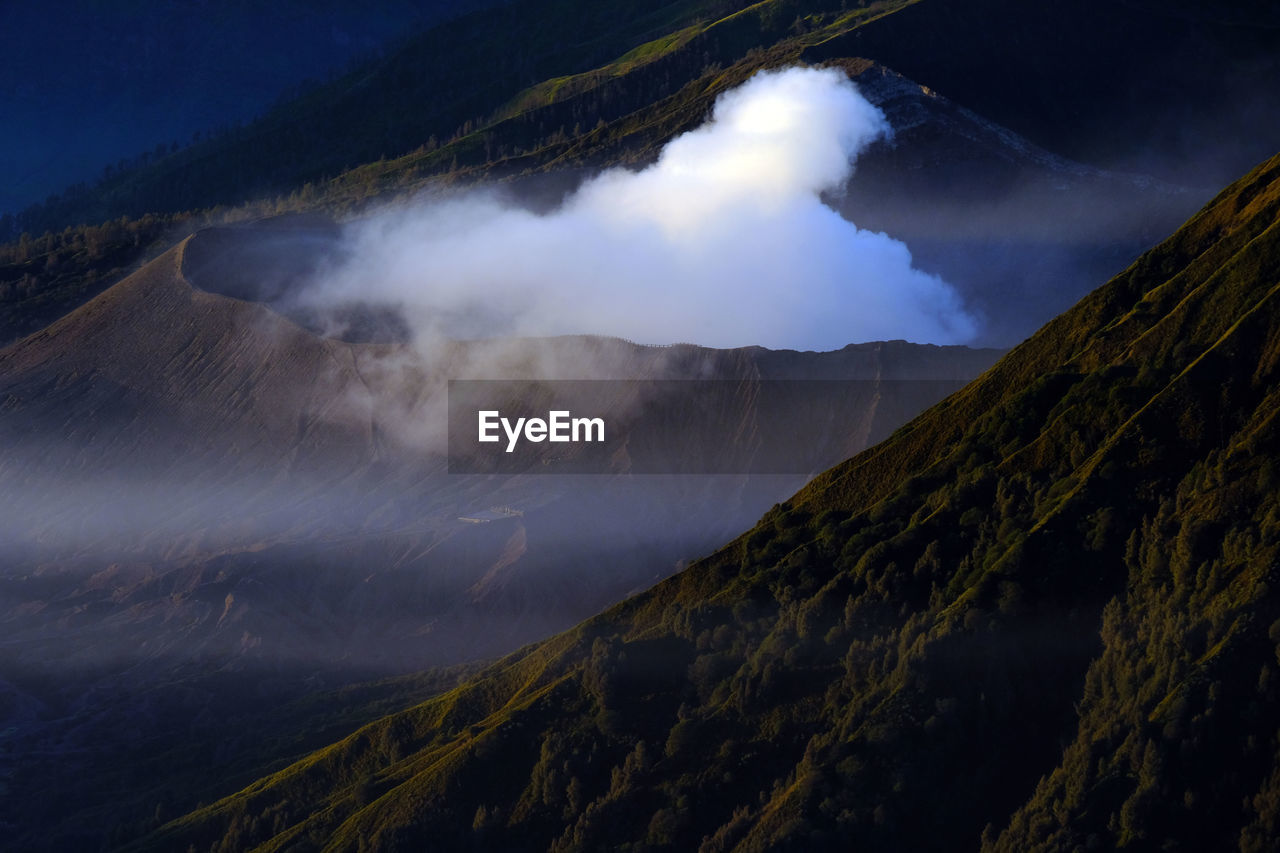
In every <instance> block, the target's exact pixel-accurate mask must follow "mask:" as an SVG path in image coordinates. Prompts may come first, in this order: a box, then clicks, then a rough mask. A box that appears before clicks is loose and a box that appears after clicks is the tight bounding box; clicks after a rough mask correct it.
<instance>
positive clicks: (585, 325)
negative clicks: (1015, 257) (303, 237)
mask: <svg viewBox="0 0 1280 853" xmlns="http://www.w3.org/2000/svg"><path fill="white" fill-rule="evenodd" d="M890 134H891V130H890V127H889V123H888V122H887V120H886V118H885V116H884V114H883V112H881V110H880V109H878V108H877V107H875V106H873V105H872V104H871V103H870V102H869V101H868V100H867V99H866V98H864V97H863V96H862V95H861V94H860V93H859V92H858V90H857V88H856V87H855V85H854V84H853V83H852V82H851V81H850V80H849V79H848V77H847V76H846V75H845V74H844V72H842V71H840V70H837V69H808V68H789V69H784V70H781V71H775V72H761V73H758V74H757V75H755V76H754V77H753V78H751V79H750V80H749V81H748V82H747V83H745V84H744V85H742V86H741V87H739V88H737V89H734V90H732V91H729V92H726V93H725V94H723V95H722V96H721V97H720V98H719V99H718V100H717V101H716V104H715V107H714V109H713V111H712V114H711V116H710V117H709V118H708V119H707V121H706V122H705V123H704V124H703V125H702V126H700V127H698V128H696V129H695V130H692V131H690V132H688V133H685V134H683V135H681V136H679V137H676V138H675V139H673V140H672V141H671V142H669V143H668V144H667V145H666V146H665V147H664V148H663V150H662V152H661V154H660V155H659V157H658V159H657V161H656V162H655V163H654V164H653V165H651V166H649V167H647V168H645V169H642V170H640V171H636V172H632V171H627V170H624V169H612V170H608V171H605V172H603V173H601V174H599V175H597V176H596V177H595V178H593V179H591V180H589V181H588V182H587V183H585V184H584V185H583V186H581V187H580V188H579V189H578V190H576V191H575V192H573V193H572V194H571V195H570V196H568V197H567V198H566V199H565V201H564V202H563V204H562V205H561V206H560V207H559V208H557V209H555V210H553V211H551V212H549V213H546V214H541V215H540V214H538V213H534V212H531V211H529V210H526V209H523V208H521V207H518V206H516V205H513V204H511V203H510V202H507V201H504V200H503V199H502V198H500V197H499V196H498V195H497V194H496V193H494V192H492V191H474V192H468V193H465V194H463V195H461V196H458V197H453V198H447V199H434V200H419V201H418V202H417V203H415V204H411V205H407V206H404V207H400V208H396V209H392V210H387V211H384V212H382V213H381V214H378V215H376V216H374V217H372V218H370V219H367V220H364V221H362V222H361V223H359V224H356V225H354V226H353V227H352V230H351V232H350V234H349V241H350V242H349V245H348V246H347V247H346V249H347V250H346V251H345V252H344V253H343V258H344V260H343V261H342V262H340V263H339V264H337V265H336V266H335V267H334V268H332V269H331V270H330V271H329V274H328V275H326V276H324V277H323V279H322V281H321V282H320V283H319V284H318V285H317V286H315V287H313V288H310V289H309V290H308V291H307V293H306V294H305V296H303V297H301V298H303V299H305V300H306V301H307V302H308V303H310V305H311V306H312V307H315V306H324V305H335V306H336V305H349V304H351V303H352V302H361V303H365V304H374V305H379V304H381V305H388V306H395V307H397V308H399V309H400V310H402V311H403V313H404V316H405V317H406V319H407V320H408V322H409V325H410V327H411V329H412V332H413V334H414V336H415V338H416V339H419V340H423V339H434V338H439V337H445V338H453V339H459V338H484V337H499V336H546V335H562V334H600V335H613V336H617V337H622V338H626V339H629V340H633V341H637V342H640V343H648V344H669V343H675V342H694V343H698V344H700V345H703V346H712V347H738V346H747V345H762V346H767V347H771V348H785V349H800V350H831V349H838V348H840V347H842V346H844V345H846V344H848V343H851V342H855V341H870V340H888V339H906V340H910V341H914V342H920V343H938V344H954V343H965V342H968V341H970V340H972V339H973V338H974V337H975V336H976V335H977V334H978V331H979V324H978V322H977V320H976V319H975V317H974V316H973V315H972V314H971V313H970V312H969V311H967V310H966V308H965V306H964V304H963V301H962V299H961V298H960V297H959V296H958V295H957V293H956V291H955V289H954V288H952V287H951V286H950V285H949V284H947V283H946V282H945V281H943V280H942V279H941V278H939V277H938V276H936V275H930V274H927V273H924V272H921V271H920V270H918V269H916V268H915V267H913V265H912V258H911V253H910V251H909V250H908V248H907V246H906V245H905V244H903V243H901V242H899V241H897V240H894V239H892V238H891V237H889V236H887V235H885V234H882V233H876V232H873V231H868V230H863V229H859V228H858V227H857V226H856V225H855V224H854V223H852V222H850V221H848V220H846V219H844V218H842V217H841V216H840V215H839V214H838V213H837V212H836V211H835V210H834V209H833V208H832V207H830V206H829V205H828V204H826V203H824V194H829V195H836V194H839V193H840V192H841V191H842V190H843V188H844V187H845V185H846V183H847V182H848V180H849V178H850V176H851V175H852V173H853V169H854V165H855V161H856V158H857V157H858V155H859V154H860V153H861V152H862V151H864V150H865V149H866V148H867V146H868V145H870V144H871V143H872V142H874V141H876V140H880V139H885V138H887V137H889V136H890Z"/></svg>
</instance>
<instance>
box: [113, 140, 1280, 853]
mask: <svg viewBox="0 0 1280 853" xmlns="http://www.w3.org/2000/svg"><path fill="white" fill-rule="evenodd" d="M1277 413H1280V157H1277V158H1275V159H1273V160H1271V161H1269V162H1267V163H1265V164H1263V165H1262V166H1260V167H1259V168H1258V169H1256V170H1255V171H1254V172H1252V173H1251V174H1250V175H1248V176H1247V177H1245V178H1244V179H1242V180H1241V181H1239V182H1238V183H1236V184H1235V185H1233V186H1232V187H1230V188H1229V189H1228V190H1226V191H1224V192H1223V193H1222V194H1221V195H1220V196H1219V197H1218V198H1217V199H1215V200H1214V201H1213V202H1212V203H1211V204H1210V205H1209V206H1207V207H1206V208H1205V209H1204V210H1203V211H1202V212H1201V213H1200V214H1199V215H1197V216H1196V217H1195V218H1194V219H1192V220H1191V221H1190V222H1189V223H1188V224H1187V225H1186V226H1185V227H1184V228H1183V229H1181V230H1180V231H1179V232H1178V233H1177V234H1175V235H1174V236H1173V237H1172V238H1170V239H1169V240H1168V241H1166V242H1165V243H1164V244H1162V245H1161V246H1159V247H1158V248H1156V249H1154V250H1153V251H1151V252H1149V253H1148V254H1147V255H1145V256H1143V257H1142V258H1141V259H1139V260H1138V261H1137V262H1136V263H1135V264H1134V265H1133V266H1132V267H1130V268H1129V269H1128V270H1126V271H1125V272H1124V273H1122V274H1121V275H1119V276H1118V277H1116V278H1115V279H1114V280H1113V281H1111V282H1110V283H1109V284H1107V285H1106V286H1104V287H1102V288H1100V289H1099V290H1097V291H1095V292H1094V293H1093V294H1091V295H1090V296H1089V297H1087V298H1086V299H1085V300H1083V301H1082V302H1081V303H1080V304H1079V305H1077V306H1076V307H1075V308H1074V309H1072V310H1071V311H1069V312H1067V313H1066V314H1064V315H1063V316H1061V317H1060V318H1058V319H1057V320H1055V321H1053V322H1052V323H1050V324H1049V325H1048V326H1046V327H1045V328H1044V329H1042V330H1041V331H1040V332H1039V333H1038V334H1036V335H1035V336H1034V337H1032V338H1031V339H1029V340H1028V341H1027V342H1026V343H1024V344H1023V345H1022V346H1020V347H1018V348H1017V349H1016V350H1014V351H1013V352H1012V353H1010V354H1009V355H1008V356H1006V357H1005V358H1004V359H1003V360H1002V361H1001V362H999V363H998V364H997V365H996V366H995V367H993V368H992V369H991V370H990V371H988V372H987V373H986V374H984V375H983V376H982V377H981V378H980V379H978V380H977V381H975V382H974V383H972V384H971V385H970V386H968V387H967V388H966V389H965V390H963V391H961V392H959V393H957V394H956V395H954V396H952V397H951V398H949V399H948V400H947V401H945V402H943V403H942V404H940V405H938V406H936V407H934V408H933V409H931V410H929V411H928V412H926V413H925V414H924V415H922V416H920V417H919V418H918V419H916V420H915V421H913V422H912V423H911V424H909V425H907V426H906V427H904V428H902V429H901V430H900V431H899V432H898V433H896V434H895V435H894V436H893V437H892V438H890V439H889V440H888V441H886V442H884V443H883V444H881V445H879V446H877V447H875V448H873V449H871V450H869V451H867V452H865V453H862V454H860V455H859V456H857V457H854V458H853V459H851V460H849V461H848V462H846V463H844V464H842V465H840V466H838V467H837V468H835V469H832V470H831V471H829V472H827V473H826V474H824V475H822V476H820V477H819V478H818V479H817V480H815V481H814V482H813V483H812V484H811V485H810V486H808V487H806V488H805V489H804V490H803V491H802V492H800V493H799V494H798V495H796V496H795V497H794V498H793V499H792V500H790V501H788V502H787V503H785V504H783V505H779V506H777V507H775V508H774V509H773V510H772V511H771V512H769V513H768V514H767V515H766V516H765V517H764V518H763V519H762V520H761V522H760V523H759V525H757V526H756V528H755V529H753V530H752V531H750V532H748V533H747V534H744V535H743V536H742V537H740V538H739V539H738V540H736V541H735V542H733V543H731V544H730V545H728V546H726V547H725V548H724V549H722V550H721V551H720V552H719V553H717V554H715V555H714V556H712V557H710V558H708V559H706V560H703V561H701V562H699V563H697V564H695V565H694V566H692V567H691V568H689V569H688V570H686V571H685V572H683V573H681V574H679V575H677V576H675V577H673V578H671V579H669V580H667V581H666V582H664V583H662V584H660V585H658V586H657V587H655V588H653V589H652V590H650V591H649V592H647V593H645V594H643V595H640V596H637V597H635V598H633V599H631V600H629V601H627V602H625V603H623V604H620V605H618V606H616V607H614V608H612V609H611V610H609V611H608V612H606V613H604V614H602V615H601V616H599V617H596V618H594V619H592V620H590V621H588V622H586V623H584V624H583V625H581V626H580V627H578V628H576V629H574V630H572V631H570V632H567V633H565V634H562V635H560V636H558V637H555V638H552V639H551V640H548V641H546V642H543V643H540V644H537V645H534V646H530V647H527V648H525V649H523V650H521V651H519V652H517V653H515V654H513V655H511V656H509V657H507V658H506V659H504V660H502V661H500V662H498V663H496V664H494V665H493V666H491V667H489V668H488V669H486V670H485V671H483V672H482V673H480V674H479V675H478V676H477V677H475V678H473V679H471V680H470V681H467V682H466V683H464V684H462V685H460V686H458V687H457V688H455V689H453V690H452V691H450V692H448V693H446V694H443V695H441V696H439V697H437V698H435V699H432V700H430V701H428V702H426V703H424V704H421V705H418V706H417V707H415V708H413V709H411V710H408V711H404V712H402V713H398V714H394V715H392V716H389V717H386V718H384V719H382V720H379V721H378V722H375V723H373V724H371V725H369V726H366V727H365V728H363V729H360V730H359V731H357V732H355V733H353V734H352V735H350V736H349V737H347V738H346V739H344V740H342V741H340V742H338V743H336V744H334V745H332V746H330V747H328V748H326V749H322V750H320V751H317V752H315V753H313V754H312V755H310V756H308V757H307V758H305V759H303V760H302V761H300V762H298V763H296V764H293V765H291V766H289V767H287V768H284V769H281V770H279V771H278V772H276V773H274V774H272V775H270V776H266V777H264V778H262V779H260V780H259V781H257V782H256V783H254V784H253V785H251V786H249V787H248V788H246V789H245V790H243V791H241V792H240V793H238V794H236V795H234V796H231V797H228V798H226V799H223V800H221V801H219V802H217V803H214V804H213V805H211V806H208V807H206V808H204V809H200V810H197V811H195V812H193V813H191V814H189V815H187V816H185V817H182V818H180V819H178V820H175V821H173V822H171V823H169V824H168V825H166V826H164V827H162V828H161V829H160V830H159V831H158V832H157V833H155V834H154V835H152V836H150V837H149V838H148V839H146V840H145V841H144V842H142V843H140V844H139V845H137V847H136V848H135V849H156V850H161V849H164V850H168V849H186V848H188V845H191V846H193V847H194V848H195V849H200V850H206V849H212V850H245V849H260V850H286V849H288V850H319V849H327V850H412V849H421V848H422V847H423V846H424V845H432V846H436V847H440V848H442V849H502V850H555V851H569V850H600V849H626V850H632V851H639V850H701V851H704V853H711V851H721V850H759V849H795V850H822V849H841V850H843V849H849V848H850V847H854V848H857V847H863V846H867V847H872V848H876V849H911V850H920V849H947V850H954V849H966V848H968V849H972V848H977V847H979V846H982V847H991V848H995V849H1009V850H1025V849H1035V848H1044V849H1073V848H1076V847H1082V848H1094V847H1102V848H1111V847H1118V846H1127V847H1132V848H1141V849H1155V848H1162V847H1164V848H1169V849H1226V848H1230V847H1236V846H1239V847H1242V848H1244V849H1258V850H1261V849H1273V848H1274V846H1275V844H1276V842H1277V828H1276V827H1277V824H1276V822H1277V821H1278V820H1280V807H1278V804H1280V795H1278V793H1277V792H1278V791H1280V782H1277V780H1278V779H1280V770H1278V769H1277V768H1280V732H1278V731H1277V723H1276V721H1277V719H1280V682H1278V681H1277V677H1276V667H1277V649H1278V648H1280V598H1278V597H1277V594H1276V590H1277V589H1280V586H1277V582H1278V581H1280V578H1277V576H1276V573H1277V565H1278V556H1280V489H1277V486H1280V474H1277V470H1278V469H1277V462H1276V459H1277V455H1278V454H1280V432H1278V427H1280V424H1278V423H1277V417H1280V415H1278V414H1277Z"/></svg>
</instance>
